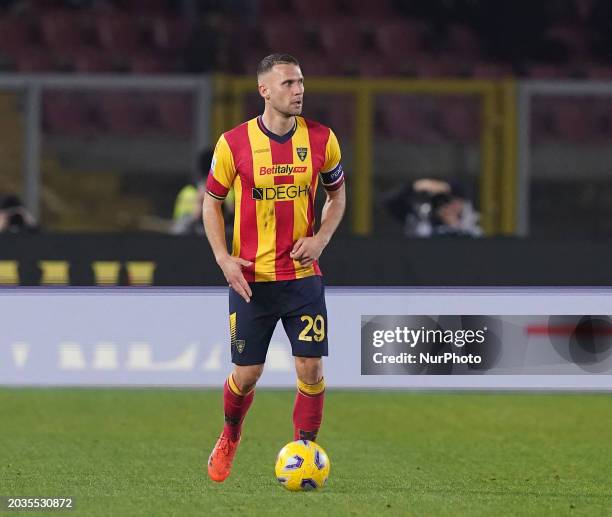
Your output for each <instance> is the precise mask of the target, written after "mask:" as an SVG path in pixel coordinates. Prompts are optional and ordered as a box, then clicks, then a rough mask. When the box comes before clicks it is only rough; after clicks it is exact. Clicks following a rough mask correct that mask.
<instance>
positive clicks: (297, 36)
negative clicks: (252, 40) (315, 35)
mask: <svg viewBox="0 0 612 517" xmlns="http://www.w3.org/2000/svg"><path fill="white" fill-rule="evenodd" d="M261 30H262V33H263V40H264V44H265V45H266V47H267V48H268V50H269V51H270V52H289V53H290V54H294V55H296V56H299V55H300V53H301V52H303V51H304V50H305V49H306V48H307V43H306V35H305V33H304V30H303V24H302V23H299V22H298V21H297V20H296V19H295V18H293V17H292V18H289V19H287V18H284V17H283V18H273V19H269V20H266V21H265V22H264V23H263V25H262V27H261ZM260 59H261V58H260Z"/></svg>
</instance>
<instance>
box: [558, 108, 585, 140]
mask: <svg viewBox="0 0 612 517" xmlns="http://www.w3.org/2000/svg"><path fill="white" fill-rule="evenodd" d="M581 104H583V103H578V104H577V103H576V102H572V101H565V102H563V103H561V104H558V105H557V106H556V107H555V109H554V111H553V129H554V131H555V132H556V134H557V135H558V136H559V137H560V138H561V139H563V140H568V141H569V142H572V143H581V142H584V141H586V140H587V139H588V137H589V136H590V135H591V133H592V132H593V131H592V129H593V128H592V120H591V119H590V117H589V111H588V110H587V109H585V106H584V105H581Z"/></svg>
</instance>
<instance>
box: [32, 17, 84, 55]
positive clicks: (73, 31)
mask: <svg viewBox="0 0 612 517" xmlns="http://www.w3.org/2000/svg"><path fill="white" fill-rule="evenodd" d="M81 19H82V17H81V16H80V15H79V14H75V13H71V12H66V11H49V12H47V13H44V14H43V15H42V16H41V19H40V25H41V30H42V36H43V40H44V43H45V44H46V46H47V47H49V48H51V49H53V50H56V51H66V50H74V49H77V48H79V47H80V46H81V45H82V44H83V38H82V31H81Z"/></svg>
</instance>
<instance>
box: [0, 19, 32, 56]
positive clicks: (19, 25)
mask: <svg viewBox="0 0 612 517" xmlns="http://www.w3.org/2000/svg"><path fill="white" fill-rule="evenodd" d="M30 41H31V40H30V25H29V23H28V22H27V21H26V20H24V19H22V18H17V17H14V16H3V17H0V54H8V55H12V54H14V53H15V52H16V51H18V50H21V49H22V48H23V47H26V46H28V44H29V43H30Z"/></svg>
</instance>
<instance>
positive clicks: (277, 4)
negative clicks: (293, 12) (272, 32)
mask: <svg viewBox="0 0 612 517" xmlns="http://www.w3.org/2000/svg"><path fill="white" fill-rule="evenodd" d="M286 11H287V2H286V0H259V1H258V2H257V12H258V13H259V16H260V17H268V16H275V15H282V14H285V13H286Z"/></svg>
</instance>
